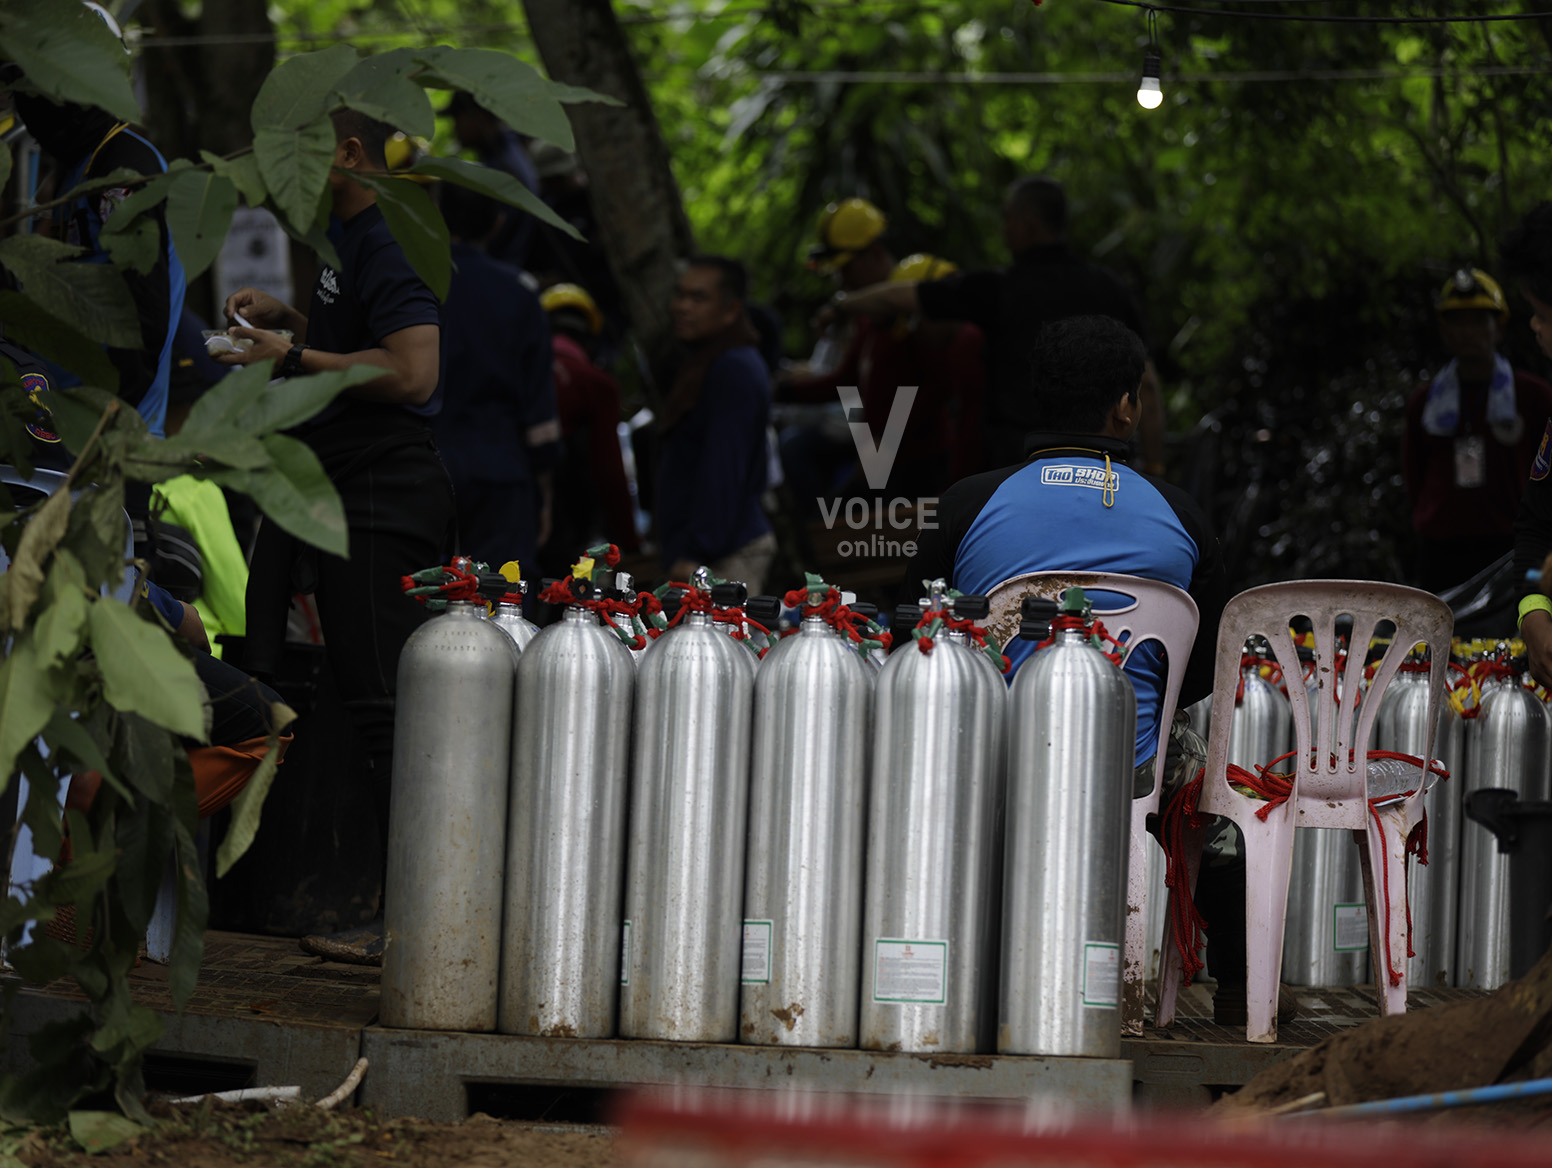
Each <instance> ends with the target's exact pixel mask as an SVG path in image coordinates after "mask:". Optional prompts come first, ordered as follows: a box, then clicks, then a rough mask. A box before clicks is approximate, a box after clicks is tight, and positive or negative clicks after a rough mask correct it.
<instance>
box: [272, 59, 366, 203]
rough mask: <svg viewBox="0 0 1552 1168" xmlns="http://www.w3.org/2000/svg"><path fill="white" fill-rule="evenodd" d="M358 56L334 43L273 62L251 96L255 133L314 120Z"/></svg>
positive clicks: (331, 99)
mask: <svg viewBox="0 0 1552 1168" xmlns="http://www.w3.org/2000/svg"><path fill="white" fill-rule="evenodd" d="M358 60H360V57H359V56H358V55H357V53H356V50H355V49H353V48H351V47H350V46H349V45H346V44H337V45H330V46H329V47H328V48H326V49H320V50H319V51H318V52H316V53H298V54H297V55H296V56H294V57H288V58H286V60H284V61H282V62H281V63H280V64H279V65H277V66H275V69H274V71H273V72H271V73H270V75H269V76H268V77H266V78H265V79H264V84H263V85H262V86H261V87H260V88H259V95H258V96H257V97H256V98H254V99H253V114H252V121H253V132H254V135H255V137H257V136H259V135H261V134H263V133H264V131H266V130H300V129H302V128H303V127H304V126H307V125H309V124H311V123H314V122H316V121H317V119H319V118H321V117H322V116H323V115H324V114H326V113H328V112H329V110H330V109H332V108H333V106H334V91H335V89H336V88H337V87H338V85H339V84H340V81H341V80H342V79H343V78H344V77H345V76H346V74H348V73H349V72H350V71H351V70H352V69H353V68H354V67H355V65H356V62H357V61H358ZM332 144H333V133H332V131H330V145H331V146H332ZM270 189H271V190H273V189H274V187H273V185H271V187H270Z"/></svg>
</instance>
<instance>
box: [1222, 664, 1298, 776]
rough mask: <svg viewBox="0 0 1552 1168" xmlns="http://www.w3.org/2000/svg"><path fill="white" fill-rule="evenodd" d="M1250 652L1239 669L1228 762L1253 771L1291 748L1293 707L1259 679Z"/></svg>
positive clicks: (1272, 686) (1262, 679) (1276, 690)
mask: <svg viewBox="0 0 1552 1168" xmlns="http://www.w3.org/2000/svg"><path fill="white" fill-rule="evenodd" d="M1265 655H1266V654H1265V653H1264V652H1257V651H1253V652H1252V653H1251V654H1250V655H1249V656H1250V657H1251V663H1250V664H1247V665H1244V666H1242V667H1241V669H1240V684H1241V686H1242V692H1241V695H1240V698H1239V700H1238V701H1237V702H1235V703H1234V721H1233V722H1232V723H1231V724H1230V727H1229V762H1231V763H1233V764H1234V765H1235V766H1239V767H1243V768H1245V769H1246V770H1247V771H1252V772H1254V770H1255V768H1256V767H1258V766H1261V767H1264V766H1266V765H1267V764H1268V763H1270V762H1271V761H1272V760H1273V759H1275V758H1279V757H1281V756H1282V755H1284V754H1287V753H1288V751H1290V750H1291V749H1293V707H1292V706H1290V705H1289V703H1288V698H1287V696H1286V695H1285V694H1284V693H1283V692H1282V691H1281V690H1280V689H1278V688H1277V686H1275V685H1273V684H1272V683H1271V682H1270V681H1268V680H1267V679H1266V678H1264V677H1262V676H1261V671H1260V668H1259V666H1258V665H1257V664H1256V663H1255V660H1254V659H1255V658H1258V657H1260V658H1264V657H1265Z"/></svg>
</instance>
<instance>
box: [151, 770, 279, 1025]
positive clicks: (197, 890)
mask: <svg viewBox="0 0 1552 1168" xmlns="http://www.w3.org/2000/svg"><path fill="white" fill-rule="evenodd" d="M264 761H265V762H266V763H267V762H268V761H269V759H268V758H266V759H265V760H264ZM263 765H264V764H263V763H261V764H260V769H261V770H262V769H263ZM257 777H258V776H257V775H255V776H254V779H256V778H257ZM254 779H249V780H248V783H249V785H250V786H251V785H252V784H253V782H254ZM265 785H266V786H268V782H266V784H265ZM246 789H247V788H244V790H245V791H246ZM175 838H176V841H177V863H178V918H177V922H176V923H175V924H174V926H173V934H172V956H171V958H170V959H169V961H168V963H167V982H168V989H169V990H170V991H171V993H172V1003H173V1005H174V1006H175V1007H176V1008H177V1009H178V1010H179V1011H180V1012H181V1011H182V1010H183V1008H184V1007H185V1006H187V1005H188V1003H189V998H190V997H191V996H192V995H193V993H194V986H195V984H196V983H197V982H198V981H199V964H200V961H201V960H202V959H203V958H204V955H205V922H206V921H207V920H208V918H209V916H210V898H209V895H208V893H207V892H206V889H205V878H204V875H203V864H202V863H201V860H200V855H199V848H197V847H196V846H195V844H194V838H193V836H191V835H190V834H189V829H188V828H187V827H186V826H185V825H184V824H182V823H179V824H178V825H177V827H176V836H175Z"/></svg>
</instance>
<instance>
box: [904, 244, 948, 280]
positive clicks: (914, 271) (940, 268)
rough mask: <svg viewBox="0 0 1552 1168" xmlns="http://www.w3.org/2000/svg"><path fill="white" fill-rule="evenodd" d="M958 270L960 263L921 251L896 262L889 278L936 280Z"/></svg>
mask: <svg viewBox="0 0 1552 1168" xmlns="http://www.w3.org/2000/svg"><path fill="white" fill-rule="evenodd" d="M957 271H959V265H958V264H955V263H951V262H950V261H949V260H944V259H939V258H938V257H937V256H935V255H928V254H927V253H926V252H924V251H919V252H917V253H916V254H915V255H908V256H906V257H905V258H904V259H903V260H901V261H900V262H899V263H898V264H896V265H895V270H894V271H892V272H890V273H889V278H890V279H891V280H895V281H901V280H936V279H938V278H939V277H941V276H946V275H948V274H949V273H950V272H957Z"/></svg>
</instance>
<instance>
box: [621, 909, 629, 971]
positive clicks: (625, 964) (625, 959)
mask: <svg viewBox="0 0 1552 1168" xmlns="http://www.w3.org/2000/svg"><path fill="white" fill-rule="evenodd" d="M620 984H621V985H630V922H629V921H626V922H625V928H624V930H623V931H622V934H621V937H620Z"/></svg>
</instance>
